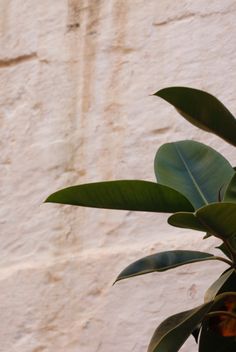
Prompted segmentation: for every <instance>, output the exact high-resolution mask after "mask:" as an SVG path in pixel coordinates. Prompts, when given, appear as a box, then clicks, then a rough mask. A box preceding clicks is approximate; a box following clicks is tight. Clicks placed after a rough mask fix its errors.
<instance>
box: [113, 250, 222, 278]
mask: <svg viewBox="0 0 236 352" xmlns="http://www.w3.org/2000/svg"><path fill="white" fill-rule="evenodd" d="M212 259H213V260H214V259H217V258H215V257H214V256H213V255H212V254H210V253H205V252H198V251H185V250H175V251H167V252H160V253H156V254H152V255H149V256H147V257H144V258H141V259H139V260H137V261H136V262H134V263H132V264H130V265H129V266H127V268H125V269H124V270H123V271H122V272H121V273H120V274H119V276H118V277H117V279H116V281H119V280H123V279H127V278H129V277H133V276H137V275H143V274H148V273H152V272H155V271H158V272H161V271H166V270H169V269H173V268H176V267H178V266H181V265H185V264H190V263H195V262H200V261H205V260H212Z"/></svg>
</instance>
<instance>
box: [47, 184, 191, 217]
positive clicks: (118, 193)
mask: <svg viewBox="0 0 236 352" xmlns="http://www.w3.org/2000/svg"><path fill="white" fill-rule="evenodd" d="M46 202H52V203H61V204H70V205H79V206H83V207H92V208H106V209H120V210H136V211H150V212H163V213H172V212H176V211H181V210H184V211H192V210H193V207H192V205H191V203H190V202H189V201H188V200H187V199H186V198H185V197H184V196H183V195H182V194H180V193H179V192H178V191H176V190H173V189H171V188H170V187H167V186H163V185H159V184H157V183H153V182H148V181H140V180H120V181H108V182H97V183H89V184H83V185H79V186H72V187H68V188H64V189H62V190H60V191H58V192H56V193H53V194H51V195H50V196H49V197H48V198H47V199H46Z"/></svg>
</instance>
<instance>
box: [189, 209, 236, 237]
mask: <svg viewBox="0 0 236 352" xmlns="http://www.w3.org/2000/svg"><path fill="white" fill-rule="evenodd" d="M235 214H236V204H234V203H214V204H210V205H207V206H205V207H202V208H201V209H199V210H197V211H196V217H197V218H198V219H199V221H200V222H201V223H202V224H204V226H205V227H206V228H207V229H208V231H209V232H210V233H212V234H213V235H214V236H216V237H218V238H221V239H222V240H226V239H227V240H232V239H234V238H235V233H236V216H235ZM235 239H236V238H235Z"/></svg>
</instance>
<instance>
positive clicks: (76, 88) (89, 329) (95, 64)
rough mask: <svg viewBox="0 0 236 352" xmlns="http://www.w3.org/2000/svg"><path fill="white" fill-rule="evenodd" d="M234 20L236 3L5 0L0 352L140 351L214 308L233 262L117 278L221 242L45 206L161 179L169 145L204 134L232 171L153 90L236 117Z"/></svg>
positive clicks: (150, 222) (129, 217) (226, 149)
mask: <svg viewBox="0 0 236 352" xmlns="http://www.w3.org/2000/svg"><path fill="white" fill-rule="evenodd" d="M235 20H236V3H235V1H233V0H225V1H222V0H212V1H208V2H207V1H205V0H199V1H193V0H180V1H176V2H175V1H173V0H158V1H157V0H149V1H145V0H68V1H67V0H40V1H39V0H1V1H0V34H1V39H0V40H1V41H0V75H1V83H0V84H1V95H0V111H1V112H0V113H1V116H0V127H1V128H0V134H1V136H0V145H1V154H0V177H1V183H0V190H1V192H0V194H1V197H0V204H1V207H0V222H1V242H0V254H1V257H0V258H1V259H0V263H1V269H0V311H1V324H0V341H1V344H0V351H3V352H111V351H112V352H118V351H122V352H143V351H145V350H146V346H147V344H148V342H149V339H150V337H151V335H152V333H153V331H154V329H155V327H156V326H157V325H158V324H159V323H160V321H161V320H162V319H164V318H165V317H167V316H168V315H170V314H174V313H175V312H178V311H180V310H182V309H188V308H191V307H193V306H194V305H197V304H200V303H201V302H202V296H203V292H204V290H205V288H206V287H207V285H208V284H209V283H210V282H211V281H212V280H214V279H215V278H216V277H217V275H218V273H219V272H220V270H221V269H222V268H224V266H223V265H218V269H219V270H218V269H217V270H216V266H215V264H212V263H210V264H207V268H208V271H206V270H205V264H204V265H199V264H194V265H192V266H190V267H183V268H180V269H176V270H173V271H171V272H168V273H166V274H149V275H146V276H143V277H138V278H133V279H132V280H127V281H126V280H125V281H123V282H120V283H118V284H117V285H115V286H112V283H113V281H114V279H115V278H116V276H117V275H118V273H119V272H120V271H121V270H122V269H123V268H124V267H125V266H126V265H128V264H129V263H130V262H132V261H133V260H135V259H138V258H140V257H142V256H144V255H148V254H151V253H154V252H156V251H163V250H167V249H180V248H185V249H197V248H198V249H199V250H205V251H210V250H213V251H214V246H215V245H216V242H215V241H214V240H207V241H202V240H201V237H202V236H201V234H200V235H199V234H197V233H194V232H191V231H187V230H183V231H182V230H180V229H179V230H178V229H175V228H171V227H170V226H168V225H167V224H166V221H165V220H166V216H163V215H160V214H157V215H156V214H150V213H135V212H125V211H117V212H115V211H108V210H96V209H86V208H76V207H70V206H60V205H53V204H43V201H44V199H45V198H46V197H47V195H49V194H50V193H51V192H53V191H55V190H57V189H59V188H62V187H66V186H69V185H73V184H78V183H83V182H90V181H95V180H111V179H122V178H127V179H133V178H137V179H138V178H140V179H146V180H154V172H153V158H154V155H155V152H156V150H157V148H158V147H159V146H160V145H161V144H163V143H165V142H167V141H175V140H181V139H186V138H188V139H197V140H199V141H202V142H206V143H208V144H210V145H211V146H213V147H215V148H216V149H217V150H219V151H220V152H222V153H223V154H224V155H225V156H226V157H228V158H229V160H230V161H231V162H232V163H235V162H236V157H235V155H233V148H231V147H230V146H228V145H227V144H226V143H224V142H223V141H222V140H220V139H219V138H217V137H215V136H213V135H209V134H207V133H204V132H202V131H199V130H197V129H196V128H195V127H193V126H191V125H190V124H189V123H188V122H186V121H184V120H183V119H181V117H179V116H178V114H177V113H176V112H175V111H174V110H173V108H171V107H170V106H169V105H167V104H166V103H165V102H163V101H161V100H160V99H158V98H156V97H152V96H151V94H152V93H154V92H155V91H157V90H158V89H160V88H164V87H167V86H171V85H185V86H191V87H196V88H200V89H203V90H206V91H209V92H211V93H212V94H214V95H216V96H218V97H219V98H220V99H221V100H222V101H223V102H224V103H225V104H226V105H227V106H228V107H229V109H230V110H231V111H232V112H236V102H235V96H234V94H235V91H236V56H235V48H236V40H235V38H236V27H235ZM181 351H183V352H184V351H185V352H190V351H196V347H195V344H194V341H193V340H192V339H190V340H189V342H187V344H186V345H184V346H183V347H182V349H181Z"/></svg>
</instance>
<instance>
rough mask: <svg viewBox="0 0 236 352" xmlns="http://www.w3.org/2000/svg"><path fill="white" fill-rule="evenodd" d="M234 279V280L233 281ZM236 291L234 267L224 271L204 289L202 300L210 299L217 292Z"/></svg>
mask: <svg viewBox="0 0 236 352" xmlns="http://www.w3.org/2000/svg"><path fill="white" fill-rule="evenodd" d="M234 281H235V282H234ZM234 290H235V291H236V274H235V270H234V269H230V270H227V271H226V272H224V273H223V274H222V275H221V276H220V277H219V278H218V279H217V280H216V281H215V282H214V283H213V284H212V285H211V286H210V287H209V288H208V290H207V291H206V293H205V297H204V301H205V302H208V301H212V300H213V299H214V298H215V297H216V296H217V295H218V294H220V293H223V292H226V291H234Z"/></svg>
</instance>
